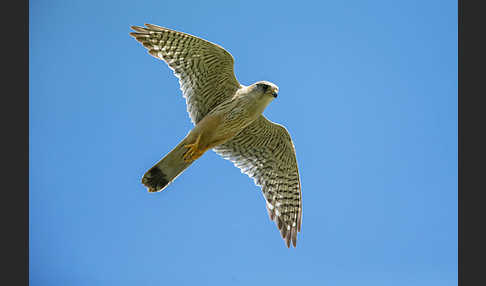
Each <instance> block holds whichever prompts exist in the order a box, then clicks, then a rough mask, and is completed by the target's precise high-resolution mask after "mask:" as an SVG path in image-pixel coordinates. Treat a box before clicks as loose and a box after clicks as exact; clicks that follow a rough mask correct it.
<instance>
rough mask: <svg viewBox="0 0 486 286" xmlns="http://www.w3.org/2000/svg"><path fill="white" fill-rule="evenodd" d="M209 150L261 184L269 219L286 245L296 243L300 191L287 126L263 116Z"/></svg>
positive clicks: (300, 214) (300, 213) (299, 215)
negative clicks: (274, 224) (273, 222)
mask: <svg viewBox="0 0 486 286" xmlns="http://www.w3.org/2000/svg"><path fill="white" fill-rule="evenodd" d="M213 150H214V151H215V152H216V153H217V154H219V155H221V156H222V157H223V158H225V159H228V160H230V161H232V162H233V164H234V165H235V166H236V167H238V168H240V169H241V172H242V173H245V174H247V175H248V176H249V177H250V178H253V179H254V181H255V184H256V185H258V186H261V188H262V191H263V195H264V197H265V200H266V202H267V210H268V214H269V216H270V219H271V220H273V221H275V223H276V224H277V227H278V229H279V230H280V234H281V235H282V238H283V239H284V240H285V243H286V244H287V247H290V242H292V244H293V245H294V247H295V246H296V243H297V232H299V231H300V226H301V224H302V193H301V189H300V178H299V170H298V168H297V159H296V156H295V148H294V144H293V143H292V139H291V138H290V135H289V133H288V132H287V129H285V127H283V126H282V125H279V124H276V123H273V122H271V121H269V120H268V119H266V118H265V117H264V116H263V115H260V117H259V118H258V119H257V120H255V121H254V122H253V123H251V124H250V125H248V126H247V127H246V128H245V129H243V130H242V131H241V132H240V133H238V135H236V136H235V137H234V138H232V139H230V140H229V141H227V142H226V143H224V144H221V145H218V146H216V147H215V148H213Z"/></svg>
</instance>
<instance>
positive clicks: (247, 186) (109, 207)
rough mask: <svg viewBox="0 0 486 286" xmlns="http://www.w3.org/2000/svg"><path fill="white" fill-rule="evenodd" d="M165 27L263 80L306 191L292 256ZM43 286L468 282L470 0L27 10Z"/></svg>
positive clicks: (81, 4) (33, 187)
mask: <svg viewBox="0 0 486 286" xmlns="http://www.w3.org/2000/svg"><path fill="white" fill-rule="evenodd" d="M144 23H153V24H157V25H160V26H165V27H168V28H172V29H176V30H179V31H183V32H186V33H190V34H193V35H197V36H200V37H202V38H205V39H207V40H209V41H212V42H215V43H218V44H220V45H221V46H223V47H224V48H225V49H227V50H228V51H229V52H230V53H231V54H232V55H233V56H234V58H235V71H236V76H237V78H238V80H239V81H240V82H241V83H242V84H244V85H249V84H252V83H253V82H255V81H259V80H268V81H271V82H273V83H275V84H276V85H278V86H279V89H280V92H279V97H278V98H277V99H276V100H275V101H273V102H272V103H271V104H270V105H269V107H268V108H267V109H266V110H265V112H264V114H265V115H266V116H267V117H268V118H269V119H270V120H272V121H275V122H277V123H280V124H283V125H285V126H286V127H287V129H288V130H289V132H290V134H291V136H292V138H293V140H294V144H295V146H296V149H297V159H298V162H299V168H300V176H301V183H302V192H303V223H302V232H301V233H300V234H299V236H298V242H297V248H296V249H287V248H286V247H285V244H284V242H283V240H282V239H281V238H280V235H279V233H278V231H277V228H276V227H275V225H274V224H273V222H271V221H270V219H269V218H268V215H267V212H266V210H265V203H264V199H263V196H262V195H261V192H260V190H259V188H258V187H256V186H255V185H254V183H253V180H251V179H249V178H248V177H247V176H246V175H244V174H242V173H241V172H240V171H239V169H237V168H236V167H234V166H233V165H232V163H231V162H229V161H226V160H224V159H222V158H220V157H219V156H218V155H216V154H215V153H214V152H212V151H209V152H208V153H206V154H205V155H204V156H203V157H202V158H200V159H199V160H198V161H197V162H195V163H194V164H193V165H192V166H191V167H190V168H189V169H187V170H186V172H185V173H183V174H182V175H181V176H180V177H179V178H177V180H175V181H174V182H173V183H172V184H171V185H170V186H169V187H168V188H167V189H166V190H165V191H164V192H161V193H156V194H149V193H148V192H147V191H146V189H145V188H144V187H143V186H142V184H141V183H140V180H141V177H142V175H143V174H144V172H145V171H146V170H147V169H148V168H150V167H151V166H152V165H153V164H154V163H156V162H157V161H158V160H159V159H160V158H162V156H163V155H164V154H166V153H167V152H168V151H170V150H171V149H172V148H173V147H174V146H175V145H176V144H177V143H178V142H179V141H180V140H181V139H182V138H183V137H184V136H185V135H186V133H187V132H188V131H189V130H190V129H191V128H192V124H191V122H190V119H189V116H188V114H187V113H186V106H185V101H184V99H183V98H182V96H181V92H180V90H179V86H178V80H177V78H176V77H175V76H173V75H172V71H171V70H170V69H169V68H168V67H167V65H166V64H165V63H164V62H162V61H158V60H156V59H155V58H153V57H151V56H150V55H149V54H148V53H147V52H146V50H145V48H144V47H142V46H141V45H140V44H139V43H138V42H136V41H135V40H134V39H132V38H131V37H130V36H129V35H128V33H129V32H130V26H131V25H143V24H144ZM29 75H30V176H29V182H30V215H29V218H30V261H29V265H30V285H32V286H37V285H63V286H64V285H281V286H283V285H333V286H334V285H338V286H339V285H360V286H362V285H373V286H380V285H394V286H400V285H407V286H408V285H414V286H419V285H427V286H430V285H442V286H444V285H457V1H449V0H447V1H444V0H441V1H439V0H436V1H418V0H409V1H385V0H384V1H362V0H355V1H315V2H309V1H292V2H291V1H287V2H286V1H272V2H270V1H261V0H260V1H241V2H237V1H218V2H213V1H200V2H195V1H160V0H159V1H155V0H153V1H138V2H137V1H92V0H83V1H80V0H77V1H60V0H51V1H46V0H36V1H30V72H29Z"/></svg>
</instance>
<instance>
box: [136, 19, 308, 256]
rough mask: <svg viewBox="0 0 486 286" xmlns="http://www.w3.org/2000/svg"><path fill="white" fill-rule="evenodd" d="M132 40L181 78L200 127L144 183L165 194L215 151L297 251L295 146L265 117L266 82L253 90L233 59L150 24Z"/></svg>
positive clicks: (271, 93) (271, 91) (272, 92)
mask: <svg viewBox="0 0 486 286" xmlns="http://www.w3.org/2000/svg"><path fill="white" fill-rule="evenodd" d="M131 28H132V30H133V31H134V32H131V33H130V35H131V36H132V37H134V38H135V39H136V40H137V41H138V42H140V43H141V44H143V46H144V47H145V48H147V50H148V53H149V54H151V55H152V56H154V57H155V58H157V59H160V60H163V61H164V62H166V63H167V64H168V65H169V67H170V68H171V69H172V70H173V72H174V74H175V75H176V76H177V77H178V78H179V84H180V89H181V90H182V95H183V97H184V98H185V99H186V104H187V112H188V113H189V116H190V118H191V121H192V123H193V124H194V128H193V129H192V130H191V131H190V132H189V133H188V134H187V135H186V137H185V138H184V139H182V141H181V142H180V143H179V144H178V145H177V146H176V147H175V148H174V149H172V151H170V152H169V153H168V154H167V155H165V157H163V158H162V159H161V160H160V161H159V162H158V163H157V164H155V165H154V166H153V167H152V168H150V169H149V170H148V171H147V172H146V173H145V174H144V175H143V177H142V184H143V185H145V186H146V187H147V189H148V191H149V192H160V191H162V190H164V189H165V188H166V187H167V186H168V185H169V184H170V183H171V182H172V181H173V180H174V179H175V178H177V177H178V176H179V175H180V174H181V173H182V172H183V171H184V170H186V168H187V167H189V166H190V165H191V164H192V163H193V162H194V161H195V160H197V159H198V158H199V157H201V156H202V155H203V154H204V153H205V152H206V151H207V150H209V149H212V150H214V151H215V152H216V153H217V154H219V155H220V156H222V157H223V158H225V159H227V160H230V161H231V162H233V164H234V165H235V166H236V167H238V168H240V169H241V172H242V173H245V174H247V175H248V176H249V177H250V178H253V180H254V182H255V184H256V185H257V186H260V187H261V190H262V193H263V196H264V197H265V201H266V207H267V211H268V215H269V216H270V219H271V220H273V221H274V222H275V224H276V225H277V227H278V229H279V231H280V234H281V236H282V238H283V239H284V241H285V244H286V245H287V247H290V245H291V243H292V245H293V246H294V247H296V244H297V233H298V232H300V229H301V224H302V193H301V186H300V178H299V170H298V167H297V159H296V155H295V147H294V144H293V142H292V139H291V138H290V135H289V133H288V131H287V129H286V128H285V127H283V126H282V125H279V124H276V123H274V122H272V121H270V120H268V119H267V118H265V116H263V111H264V109H265V108H266V107H267V106H268V104H270V102H272V101H273V100H274V99H275V98H277V96H278V87H277V86H276V85H275V84H273V83H270V82H268V81H259V82H256V83H254V84H252V85H249V86H244V85H241V84H240V83H239V82H238V80H237V79H236V77H235V74H234V70H233V65H234V60H233V56H232V55H231V54H230V53H229V52H227V51H226V50H225V49H223V48H222V47H221V46H219V45H217V44H214V43H211V42H209V41H206V40H203V39H201V38H198V37H195V36H192V35H189V34H186V33H182V32H178V31H174V30H170V29H167V28H164V27H160V26H156V25H151V24H145V27H139V26H132V27H131Z"/></svg>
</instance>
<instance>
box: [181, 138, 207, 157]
mask: <svg viewBox="0 0 486 286" xmlns="http://www.w3.org/2000/svg"><path fill="white" fill-rule="evenodd" d="M200 139H201V135H199V136H198V137H197V139H196V142H195V143H193V144H187V145H184V147H185V148H188V149H189V150H187V151H186V153H184V156H183V158H184V161H185V162H186V163H189V162H192V161H194V160H196V159H197V158H199V157H201V156H202V154H203V153H204V152H201V151H200V150H199V149H198V145H199V140H200Z"/></svg>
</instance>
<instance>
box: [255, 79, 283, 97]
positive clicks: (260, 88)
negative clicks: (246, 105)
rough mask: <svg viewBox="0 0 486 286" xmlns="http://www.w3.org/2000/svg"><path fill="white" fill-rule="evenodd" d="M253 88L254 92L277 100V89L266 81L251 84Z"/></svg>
mask: <svg viewBox="0 0 486 286" xmlns="http://www.w3.org/2000/svg"><path fill="white" fill-rule="evenodd" d="M253 86H254V87H253V88H254V90H255V91H257V92H260V93H262V94H263V95H265V96H271V97H272V99H273V98H277V96H278V87H277V86H276V85H275V84H273V83H271V82H268V81H259V82H257V83H254V84H253Z"/></svg>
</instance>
